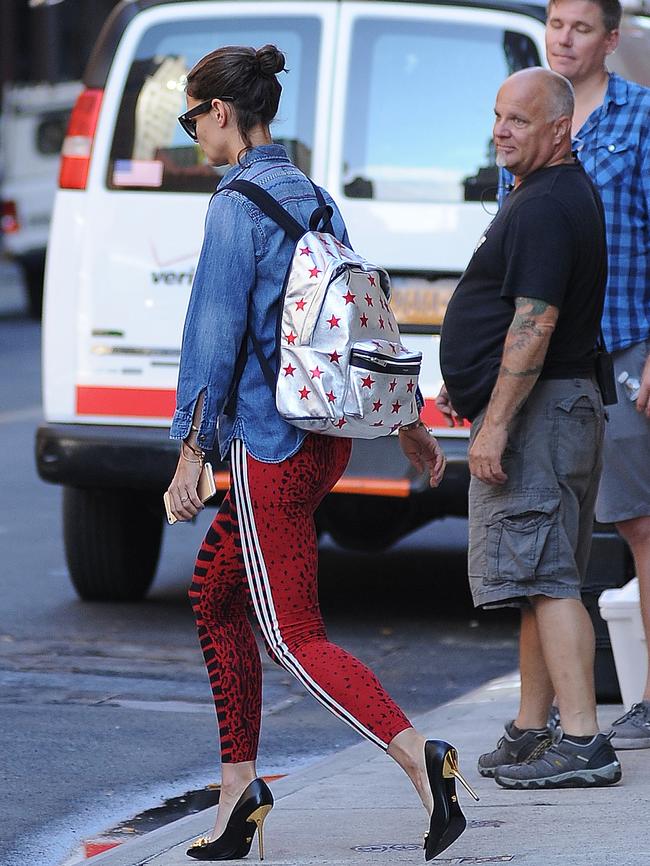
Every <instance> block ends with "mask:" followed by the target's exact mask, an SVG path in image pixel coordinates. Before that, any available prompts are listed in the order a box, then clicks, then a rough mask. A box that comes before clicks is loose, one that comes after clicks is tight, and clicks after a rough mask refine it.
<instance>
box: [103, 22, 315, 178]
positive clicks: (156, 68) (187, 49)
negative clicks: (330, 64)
mask: <svg viewBox="0 0 650 866" xmlns="http://www.w3.org/2000/svg"><path fill="white" fill-rule="evenodd" d="M319 40H320V21H319V20H318V19H317V18H307V17H305V18H298V17H292V18H245V19H233V18H228V19H222V20H220V19H218V18H215V17H211V18H209V19H197V20H191V21H183V22H178V21H174V22H169V23H165V24H158V25H155V26H153V27H151V28H150V29H149V30H148V31H147V32H146V33H145V34H144V36H143V38H142V39H141V41H140V44H139V45H138V49H137V52H136V55H135V58H134V60H133V63H132V64H131V68H130V70H129V73H128V75H127V78H126V82H125V84H124V91H123V94H122V102H121V105H120V110H119V113H118V116H117V122H116V126H115V132H114V135H113V145H112V148H111V158H110V162H109V166H108V175H107V184H108V186H109V188H111V189H148V190H162V191H182V192H212V191H213V190H214V188H215V185H216V183H217V182H218V180H219V178H220V177H221V176H222V175H223V173H224V171H225V168H221V169H215V168H213V167H212V166H210V165H208V164H207V163H206V162H205V160H204V157H203V154H202V152H201V150H200V148H199V146H198V145H197V144H194V143H193V142H192V141H190V139H189V138H188V137H187V135H186V134H185V133H184V132H183V130H182V129H181V127H180V124H179V123H178V121H177V119H176V118H177V117H178V115H179V114H182V112H183V111H185V92H184V81H185V76H186V74H187V72H188V71H189V70H190V69H191V68H192V66H193V65H194V64H195V63H196V62H197V60H199V59H200V58H201V57H203V56H204V55H205V54H208V53H209V52H210V51H213V50H214V49H215V48H218V47H220V46H223V45H253V46H255V47H260V46H261V45H265V44H267V43H269V42H270V43H273V44H275V45H277V46H278V47H279V48H280V49H281V50H282V51H283V52H284V53H285V55H286V58H287V68H288V69H289V72H288V73H287V74H286V75H285V74H282V75H281V76H280V82H281V84H282V98H281V100H280V109H279V111H278V114H277V117H276V119H275V122H274V123H273V125H272V127H271V133H272V135H273V138H274V140H275V141H276V142H278V143H279V144H284V145H285V146H286V148H287V150H288V152H289V156H290V157H291V159H292V160H293V161H294V162H295V163H296V165H298V167H299V168H301V169H302V170H303V171H304V172H309V171H310V170H311V154H312V150H313V144H314V117H315V102H316V73H317V69H318V55H319Z"/></svg>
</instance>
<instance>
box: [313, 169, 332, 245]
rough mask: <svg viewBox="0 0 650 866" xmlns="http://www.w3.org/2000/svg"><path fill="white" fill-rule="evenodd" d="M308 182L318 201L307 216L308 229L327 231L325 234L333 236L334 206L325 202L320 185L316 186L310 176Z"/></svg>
mask: <svg viewBox="0 0 650 866" xmlns="http://www.w3.org/2000/svg"><path fill="white" fill-rule="evenodd" d="M309 183H310V184H311V185H312V186H313V188H314V195H315V196H316V201H317V202H318V207H317V208H316V210H315V211H314V212H313V213H312V215H311V217H310V218H309V229H310V231H312V232H318V231H324V232H327V234H330V235H332V236H333V237H335V235H334V228H333V227H332V217H333V216H334V208H333V207H332V206H331V205H329V204H327V202H326V201H325V197H324V196H323V193H322V192H321V189H320V187H319V186H316V184H315V183H314V181H313V180H312V179H311V178H309ZM321 226H322V227H321Z"/></svg>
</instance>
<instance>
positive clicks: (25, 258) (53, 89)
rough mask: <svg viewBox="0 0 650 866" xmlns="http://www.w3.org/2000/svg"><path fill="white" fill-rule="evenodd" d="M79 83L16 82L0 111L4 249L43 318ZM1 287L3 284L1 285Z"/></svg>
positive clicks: (36, 312) (0, 244)
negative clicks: (50, 242) (61, 173)
mask: <svg viewBox="0 0 650 866" xmlns="http://www.w3.org/2000/svg"><path fill="white" fill-rule="evenodd" d="M80 90H81V84H80V83H79V82H78V81H62V82H59V83H57V84H13V85H6V86H5V87H4V89H3V90H2V112H1V113H0V234H1V235H2V238H1V239H0V247H1V249H2V253H3V255H5V256H9V257H11V258H12V259H14V260H15V261H17V262H18V264H19V265H20V267H21V270H22V273H23V280H24V284H25V289H26V292H27V301H28V305H29V312H30V315H31V316H32V318H35V319H40V317H41V303H42V299H43V271H44V267H45V248H46V246H47V238H48V232H49V228H50V217H51V215H52V207H53V205H54V195H55V193H56V188H57V183H56V180H57V174H58V169H59V154H60V152H61V145H62V144H63V138H64V136H65V131H66V128H67V126H68V120H69V118H70V112H71V111H72V106H73V105H74V103H75V100H76V98H77V96H78V95H79V91H80ZM0 291H2V287H0Z"/></svg>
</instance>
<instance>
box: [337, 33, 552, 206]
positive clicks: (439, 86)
mask: <svg viewBox="0 0 650 866" xmlns="http://www.w3.org/2000/svg"><path fill="white" fill-rule="evenodd" d="M351 58H352V59H351V64H352V69H351V72H350V77H349V82H350V83H349V89H348V94H347V106H346V122H345V132H344V135H345V141H344V150H343V153H344V156H343V159H344V164H343V179H344V180H343V183H344V190H345V194H346V195H347V196H348V197H351V198H373V199H378V200H384V201H437V202H460V201H486V200H492V201H493V200H495V199H496V192H497V179H498V178H497V170H496V167H495V165H494V148H493V144H492V123H493V118H494V113H493V109H494V99H495V96H496V92H497V90H498V88H499V86H500V84H501V83H502V82H503V80H504V79H505V78H507V76H508V75H509V74H510V73H511V72H514V71H516V70H517V69H521V68H522V67H524V66H531V65H538V64H539V63H540V59H539V55H538V53H537V49H536V48H535V45H534V43H533V42H532V40H531V39H530V38H529V37H527V36H525V35H523V34H520V33H513V32H509V31H504V30H503V29H501V28H499V27H494V26H477V25H470V24H450V23H445V22H438V21H428V20H422V19H416V20H410V21H404V20H401V21H400V20H393V19H381V20H376V19H375V20H372V19H363V18H361V19H358V20H357V22H356V24H355V27H354V32H353V40H352V49H351Z"/></svg>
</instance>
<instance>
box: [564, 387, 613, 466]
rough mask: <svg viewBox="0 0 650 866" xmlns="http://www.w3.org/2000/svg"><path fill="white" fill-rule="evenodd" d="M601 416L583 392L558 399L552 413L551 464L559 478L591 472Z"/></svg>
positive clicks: (598, 441)
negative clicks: (564, 398)
mask: <svg viewBox="0 0 650 866" xmlns="http://www.w3.org/2000/svg"><path fill="white" fill-rule="evenodd" d="M602 429H603V419H602V412H601V410H600V408H599V407H598V406H597V405H596V404H595V403H594V402H593V401H592V399H591V398H590V397H588V396H587V395H586V394H578V395H576V396H575V397H570V398H568V399H566V400H562V401H560V402H559V403H558V404H557V405H556V407H555V409H554V416H553V467H554V469H555V471H556V472H557V474H558V476H560V477H562V478H568V477H575V478H581V477H586V476H589V475H591V473H592V472H593V471H594V469H595V467H596V465H597V463H598V459H599V454H600V445H601V438H602Z"/></svg>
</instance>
